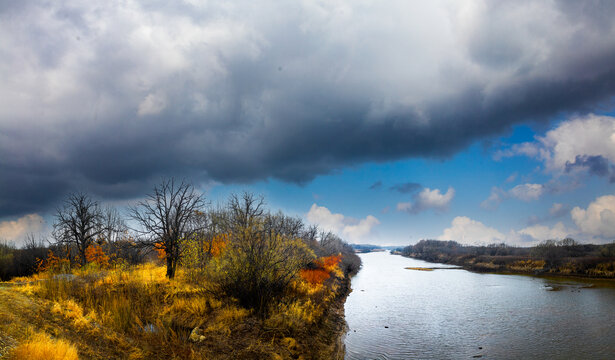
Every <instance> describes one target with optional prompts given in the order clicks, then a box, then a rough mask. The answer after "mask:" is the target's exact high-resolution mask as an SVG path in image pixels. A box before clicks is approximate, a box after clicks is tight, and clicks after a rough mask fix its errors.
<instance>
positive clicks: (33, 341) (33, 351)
mask: <svg viewBox="0 0 615 360" xmlns="http://www.w3.org/2000/svg"><path fill="white" fill-rule="evenodd" d="M10 357H11V358H12V359H16V360H17V359H19V360H22V359H23V360H30V359H32V360H35V359H41V360H42V359H44V360H78V359H79V356H78V355H77V349H76V348H75V347H74V346H73V345H72V344H71V343H70V342H68V341H66V340H62V339H52V338H51V337H50V336H49V335H47V334H45V333H36V334H34V335H33V336H32V337H31V338H30V339H29V340H27V341H26V342H23V343H21V344H19V345H18V346H17V347H16V348H15V349H13V351H12V353H11V355H10Z"/></svg>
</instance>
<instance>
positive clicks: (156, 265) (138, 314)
mask: <svg viewBox="0 0 615 360" xmlns="http://www.w3.org/2000/svg"><path fill="white" fill-rule="evenodd" d="M184 190H185V189H184ZM187 191H188V192H187V193H188V194H190V192H189V191H190V190H187ZM179 196H182V195H181V194H180V195H179ZM172 202H173V201H172V200H171V203H172ZM154 208H155V207H154ZM170 208H171V209H173V207H172V206H171V207H170ZM161 209H164V208H161ZM173 211H174V210H170V213H172V214H171V215H173ZM116 214H117V213H116ZM193 215H194V216H193ZM144 216H145V215H144ZM186 216H187V217H189V218H190V224H187V225H185V226H184V227H182V228H181V229H180V230H172V231H175V232H176V233H178V234H180V235H181V236H180V237H179V238H178V239H176V240H177V241H175V240H169V239H170V237H169V236H170V235H168V234H167V235H165V233H164V232H163V233H161V234H158V236H156V233H153V234H150V233H148V234H146V233H145V231H144V229H140V232H138V233H133V234H128V233H127V232H124V233H123V234H124V235H118V233H116V236H114V237H113V238H114V240H113V241H109V238H106V237H103V238H101V236H103V235H101V234H104V232H98V231H97V232H96V233H97V234H98V236H99V237H98V239H99V240H100V241H94V242H90V243H89V245H88V246H87V247H85V251H84V252H83V259H81V257H80V256H79V257H78V258H77V259H76V260H77V261H75V259H74V256H72V255H71V254H74V252H71V248H72V247H76V246H77V245H76V244H74V243H67V242H65V241H61V242H58V244H57V245H56V246H54V247H53V249H49V250H48V252H47V256H45V257H44V259H39V260H38V261H37V263H36V267H37V270H38V271H39V272H38V273H37V274H35V275H33V276H30V277H21V278H19V277H18V278H14V279H13V280H12V281H11V282H10V283H5V286H1V285H0V308H2V306H5V304H3V302H4V301H6V300H7V299H11V300H10V304H6V308H4V309H0V315H1V316H0V318H3V319H4V316H7V317H6V319H10V322H8V323H0V342H2V343H7V344H9V345H7V346H6V347H5V348H6V349H5V350H6V351H5V353H7V354H9V356H10V357H13V358H19V357H20V356H22V355H20V354H23V353H22V352H20V351H30V352H31V353H34V351H35V350H33V349H34V348H37V347H39V348H47V347H48V348H50V349H51V348H58V349H60V348H62V349H72V348H73V347H74V349H76V351H77V353H78V356H79V358H83V359H107V358H131V359H143V358H152V359H172V358H178V359H179V358H182V359H184V358H207V359H236V358H242V359H264V358H273V359H280V358H281V359H297V358H304V359H309V358H313V359H319V358H336V357H340V356H343V350H342V348H341V347H340V346H339V342H338V341H337V339H338V337H339V335H340V334H341V332H342V330H343V302H344V299H345V296H346V295H347V293H348V291H349V286H348V285H349V280H348V277H349V276H350V275H351V274H353V273H354V272H356V271H357V270H358V268H359V266H360V260H359V259H358V257H357V256H356V255H355V254H354V252H353V251H352V249H351V248H350V247H349V246H348V245H347V244H345V243H344V242H343V241H341V239H339V238H338V237H336V236H335V235H333V234H331V233H323V232H319V231H317V229H316V228H314V227H306V226H305V225H304V224H303V223H302V222H301V220H299V219H296V218H291V217H288V216H285V215H283V214H281V213H278V214H271V213H269V212H268V211H266V209H265V208H264V202H263V200H262V199H260V198H256V197H254V196H253V195H251V194H243V195H242V196H233V197H232V198H231V200H230V201H229V205H228V207H227V208H224V209H217V210H212V211H210V212H207V211H205V210H204V209H198V210H196V209H191V212H190V216H188V215H186ZM171 218H173V216H171ZM116 220H117V219H116ZM178 229H179V228H178ZM105 236H108V235H105ZM165 236H166V238H165ZM173 236H174V235H173ZM63 239H64V238H63ZM145 245H147V246H148V247H145ZM148 248H149V249H151V250H156V251H155V252H156V253H157V254H158V256H147V258H148V259H149V261H148V262H145V263H141V264H138V263H137V264H134V259H135V257H134V254H136V253H140V252H141V251H143V250H147V249H148ZM169 252H172V254H171V255H169ZM125 254H129V256H124V255H125ZM131 254H132V255H131ZM169 257H172V258H173V260H172V261H171V262H170V261H169ZM82 260H83V262H84V263H83V264H82ZM165 265H166V266H165ZM169 266H171V267H175V270H172V271H171V272H170V271H169ZM8 285H10V286H8ZM5 295H6V296H5ZM4 339H11V340H10V341H8V340H7V341H4ZM37 343H41V344H43V343H44V344H47V345H35V344H37ZM20 349H21V350H20ZM23 349H26V350H23ZM0 350H1V349H0ZM66 351H67V354H69V350H66ZM60 352H61V350H58V353H60ZM0 355H1V354H0ZM50 356H51V355H50ZM67 356H69V355H67ZM70 356H72V355H70ZM68 358H70V357H68Z"/></svg>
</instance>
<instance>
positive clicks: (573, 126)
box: [494, 114, 615, 179]
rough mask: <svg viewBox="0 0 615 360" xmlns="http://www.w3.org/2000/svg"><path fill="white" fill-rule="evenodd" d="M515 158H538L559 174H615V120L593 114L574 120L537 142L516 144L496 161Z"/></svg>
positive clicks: (500, 153) (548, 168) (502, 153)
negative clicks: (581, 171)
mask: <svg viewBox="0 0 615 360" xmlns="http://www.w3.org/2000/svg"><path fill="white" fill-rule="evenodd" d="M515 155H524V156H528V157H532V158H537V159H539V160H541V161H543V162H544V166H545V169H546V170H547V171H549V172H551V173H554V174H556V175H561V174H563V173H567V172H576V171H579V170H580V169H585V170H588V171H589V172H590V173H592V174H594V175H600V176H605V175H609V174H612V173H613V170H612V164H613V163H615V117H612V116H599V115H595V114H590V115H587V116H584V117H576V118H572V119H570V120H568V121H564V122H562V123H561V124H559V126H557V127H556V128H555V129H553V130H550V131H548V132H547V133H546V134H545V136H544V137H542V136H538V137H536V140H535V141H533V142H526V143H522V144H515V145H513V146H512V147H511V148H509V149H505V150H500V151H498V152H496V153H495V155H494V158H495V159H496V160H499V159H501V158H504V157H509V156H515ZM613 176H614V175H611V178H612V179H613Z"/></svg>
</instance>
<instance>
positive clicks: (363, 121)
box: [0, 1, 615, 217]
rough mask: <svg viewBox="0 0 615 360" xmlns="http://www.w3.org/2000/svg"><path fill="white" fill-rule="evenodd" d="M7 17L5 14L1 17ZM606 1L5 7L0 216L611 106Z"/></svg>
mask: <svg viewBox="0 0 615 360" xmlns="http://www.w3.org/2000/svg"><path fill="white" fill-rule="evenodd" d="M13 3H14V4H13ZM611 4H612V3H611V2H584V3H583V4H582V5H579V4H576V5H575V4H574V3H573V2H562V3H558V2H556V3H551V2H549V3H536V2H518V1H511V2H493V3H489V4H488V5H485V6H482V5H480V6H479V5H477V3H475V2H471V3H463V2H456V3H454V4H453V5H450V4H449V5H445V4H444V3H440V2H426V3H420V4H413V3H406V2H399V3H395V4H391V5H380V4H376V5H360V4H355V3H354V2H352V1H349V2H347V3H343V2H336V3H335V4H333V3H331V4H329V3H324V4H311V3H306V4H304V5H297V4H294V3H291V4H278V3H277V2H271V3H267V2H265V3H259V4H251V3H232V2H231V3H224V4H221V3H209V4H205V5H198V6H197V5H191V4H189V3H188V2H186V3H179V2H172V3H169V2H147V4H146V5H139V4H137V5H135V6H128V5H126V4H125V3H123V2H117V3H116V2H112V1H110V2H104V3H103V4H102V5H101V4H96V5H94V4H93V3H88V2H70V1H69V2H61V3H59V2H58V3H53V2H52V3H40V2H26V1H18V2H8V3H6V2H5V3H2V5H0V74H1V75H2V78H3V82H2V84H1V85H0V217H2V216H10V215H19V214H24V213H27V212H35V211H44V210H45V209H46V208H48V207H49V206H51V205H52V204H53V203H54V202H55V201H57V200H58V198H59V197H61V196H62V195H63V194H64V193H65V192H66V191H67V190H68V189H74V188H81V189H86V190H89V191H91V192H93V193H95V194H98V195H99V196H101V197H105V198H126V197H133V196H139V195H141V194H143V193H144V192H146V191H147V189H148V187H149V185H150V184H151V182H152V181H156V179H158V178H159V177H160V176H165V175H167V176H168V175H175V176H186V177H190V178H193V179H195V181H201V180H203V181H207V180H216V181H221V182H226V183H237V182H240V183H241V182H251V181H256V180H261V179H268V178H277V179H281V180H284V181H290V182H297V183H305V182H308V181H310V180H312V179H313V178H314V177H316V176H318V175H320V174H326V173H329V172H331V171H332V170H334V169H337V168H340V167H344V166H348V165H353V164H360V163H362V162H366V161H371V162H374V161H375V162H383V161H390V160H396V159H402V158H408V157H426V158H444V157H448V156H451V155H453V154H455V153H456V152H457V151H459V150H461V149H463V148H465V147H466V146H468V145H469V144H471V143H472V142H474V141H476V140H479V139H484V138H488V137H490V136H493V135H496V134H499V133H501V132H503V131H505V130H507V129H509V128H510V126H511V125H514V124H517V123H521V122H524V121H528V120H533V121H541V120H546V119H549V118H552V117H553V116H555V115H557V114H561V113H562V112H566V111H574V112H586V111H591V110H592V109H594V107H595V106H596V105H598V104H601V103H602V102H604V101H606V100H609V99H612V96H613V94H614V93H615V28H614V23H613V22H612V21H610V19H612V16H613V15H615V11H614V9H613V5H611Z"/></svg>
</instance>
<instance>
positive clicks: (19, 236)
mask: <svg viewBox="0 0 615 360" xmlns="http://www.w3.org/2000/svg"><path fill="white" fill-rule="evenodd" d="M45 226H46V225H45V220H44V219H43V218H42V217H41V216H40V215H38V214H28V215H24V216H22V217H20V218H19V219H17V220H8V221H2V222H0V240H8V241H12V242H15V243H20V242H22V241H23V240H24V238H25V236H26V235H27V234H29V233H33V234H36V233H40V232H41V231H43V230H44V229H45Z"/></svg>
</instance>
